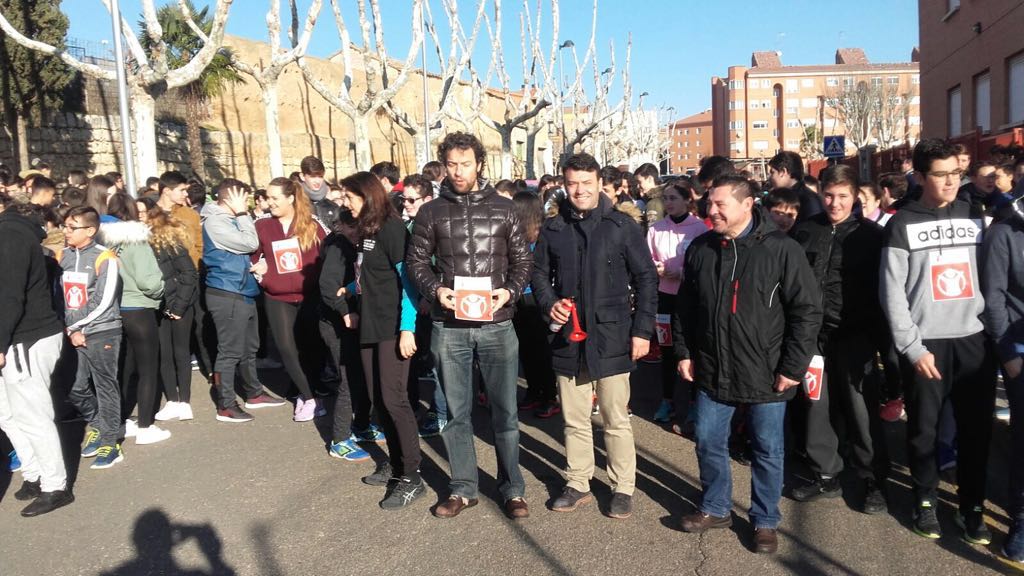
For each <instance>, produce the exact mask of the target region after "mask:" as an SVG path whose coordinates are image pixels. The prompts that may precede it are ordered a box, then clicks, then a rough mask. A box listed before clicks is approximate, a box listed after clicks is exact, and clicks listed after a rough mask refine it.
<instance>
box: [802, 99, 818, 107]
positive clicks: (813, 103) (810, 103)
mask: <svg viewBox="0 0 1024 576" xmlns="http://www.w3.org/2000/svg"><path fill="white" fill-rule="evenodd" d="M800 107H801V108H817V107H818V99H817V98H804V99H803V100H801V101H800Z"/></svg>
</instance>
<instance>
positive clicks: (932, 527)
mask: <svg viewBox="0 0 1024 576" xmlns="http://www.w3.org/2000/svg"><path fill="white" fill-rule="evenodd" d="M914 532H916V533H917V535H918V536H924V537H925V538H931V539H932V540H937V539H939V538H941V537H942V527H940V526H939V518H938V517H937V516H936V515H935V507H934V506H932V503H931V501H930V500H923V501H922V502H921V503H920V504H918V505H917V509H916V510H914Z"/></svg>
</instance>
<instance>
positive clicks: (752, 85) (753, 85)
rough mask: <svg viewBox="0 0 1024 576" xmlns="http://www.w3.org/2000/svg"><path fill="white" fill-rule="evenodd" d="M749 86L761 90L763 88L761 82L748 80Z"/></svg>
mask: <svg viewBox="0 0 1024 576" xmlns="http://www.w3.org/2000/svg"><path fill="white" fill-rule="evenodd" d="M747 86H748V87H750V88H760V87H761V81H760V80H748V81H747Z"/></svg>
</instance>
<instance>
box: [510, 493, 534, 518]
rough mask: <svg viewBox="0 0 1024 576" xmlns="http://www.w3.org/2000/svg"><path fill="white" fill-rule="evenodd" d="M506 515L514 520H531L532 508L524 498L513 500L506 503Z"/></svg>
mask: <svg viewBox="0 0 1024 576" xmlns="http://www.w3.org/2000/svg"><path fill="white" fill-rule="evenodd" d="M505 515H506V516H508V517H509V518H512V519H513V520H515V519H517V518H529V517H530V507H529V506H527V505H526V500H523V499H522V498H512V499H509V500H506V501H505Z"/></svg>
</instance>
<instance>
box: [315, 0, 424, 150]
mask: <svg viewBox="0 0 1024 576" xmlns="http://www.w3.org/2000/svg"><path fill="white" fill-rule="evenodd" d="M369 6H370V14H369V15H368V14H367V11H366V7H367V0H358V8H359V30H360V33H361V36H362V41H363V45H362V46H361V47H360V48H359V52H360V53H361V55H362V63H363V71H364V73H365V78H366V91H365V92H363V94H362V96H361V97H360V98H359V99H358V100H356V99H355V98H353V92H352V74H353V71H354V69H353V66H352V52H353V46H352V42H351V39H350V37H349V33H348V27H347V26H346V25H345V19H344V17H343V16H342V14H341V7H340V6H339V0H331V8H332V9H333V11H334V21H335V23H336V24H337V26H338V37H339V39H340V40H341V57H342V62H343V66H344V67H345V70H344V74H345V75H344V77H343V78H342V82H341V86H340V87H339V88H338V91H337V92H332V91H331V89H330V88H328V87H327V85H326V84H324V82H323V81H322V80H321V79H320V78H318V77H317V76H316V75H315V74H314V73H313V72H312V71H311V70H310V69H309V67H308V66H307V65H306V62H305V59H304V58H301V57H300V58H299V59H298V63H299V67H300V68H302V74H303V76H304V77H305V78H306V81H307V82H309V84H310V86H312V87H313V89H314V90H316V92H317V93H318V94H320V96H322V97H323V98H324V100H327V102H329V103H330V104H331V105H332V106H334V107H335V108H337V109H338V110H341V112H342V113H343V114H345V115H346V116H348V117H349V118H350V119H351V120H352V125H353V127H354V129H355V133H354V134H353V138H354V140H355V149H356V169H358V170H367V169H369V168H370V166H371V165H372V164H373V154H372V150H371V148H370V117H371V116H372V115H373V114H375V113H376V112H377V111H378V110H380V109H381V108H383V107H384V106H385V105H386V104H387V103H388V102H390V101H391V99H393V98H394V97H395V94H397V93H398V90H399V89H401V88H402V86H403V85H405V83H406V82H407V81H408V80H409V70H411V69H412V68H413V63H414V62H415V61H416V56H417V55H418V54H419V51H420V47H421V46H422V44H423V29H422V20H421V19H422V18H423V0H413V6H412V31H411V32H412V41H411V42H410V44H409V52H408V54H407V55H406V57H405V62H404V63H403V64H402V67H401V69H399V70H398V75H397V76H396V77H395V78H394V79H392V78H391V72H392V71H391V68H392V64H391V62H390V60H389V59H388V54H387V50H386V49H385V48H384V22H383V20H382V19H381V15H380V2H379V0H369ZM371 27H372V28H373V42H372V43H371V41H370V28H371Z"/></svg>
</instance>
